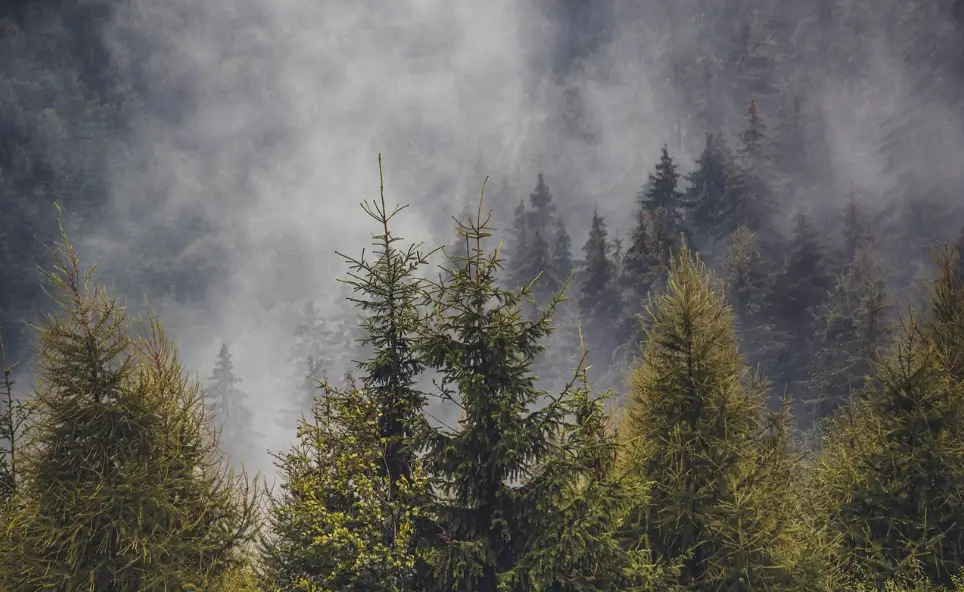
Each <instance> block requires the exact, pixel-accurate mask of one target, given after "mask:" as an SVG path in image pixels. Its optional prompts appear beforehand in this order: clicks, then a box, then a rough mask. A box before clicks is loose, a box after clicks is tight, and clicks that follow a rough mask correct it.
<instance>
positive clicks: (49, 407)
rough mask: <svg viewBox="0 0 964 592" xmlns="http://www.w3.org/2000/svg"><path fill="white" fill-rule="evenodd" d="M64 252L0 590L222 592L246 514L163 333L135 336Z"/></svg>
mask: <svg viewBox="0 0 964 592" xmlns="http://www.w3.org/2000/svg"><path fill="white" fill-rule="evenodd" d="M62 240H63V243H62V245H61V246H60V249H59V251H58V253H57V258H56V260H55V270H56V271H55V272H52V273H50V274H49V275H48V279H49V282H50V291H51V293H52V294H53V296H54V298H55V299H56V305H57V310H58V312H57V313H53V314H51V315H50V316H49V317H48V319H47V321H46V322H45V323H44V324H43V325H42V326H40V327H39V328H38V335H37V337H38V339H39V343H40V350H39V363H38V368H37V378H38V388H37V391H36V399H35V401H34V405H35V414H34V418H35V419H33V420H32V422H31V426H30V429H29V432H28V433H29V441H28V442H27V443H26V447H25V450H26V451H29V452H27V454H26V457H25V458H24V463H23V467H24V471H23V481H22V484H21V488H20V491H21V492H20V493H19V494H18V495H17V500H16V504H15V509H14V510H13V512H12V514H11V516H10V517H9V519H7V520H6V522H7V523H6V524H5V527H6V530H7V533H8V536H4V537H0V588H2V589H5V590H33V589H38V588H45V589H51V590H87V589H90V590H145V591H146V590H151V591H154V590H157V591H159V590H172V589H177V590H186V589H198V590H225V585H224V578H226V577H228V576H230V575H232V574H234V573H236V572H237V569H238V568H239V567H240V566H241V565H243V563H244V562H245V561H246V557H245V555H244V552H245V551H246V548H245V547H246V546H247V543H248V542H250V540H251V537H252V534H253V533H252V528H253V526H254V521H255V520H256V509H257V506H256V502H257V500H256V498H255V497H254V496H251V495H250V494H249V493H248V489H247V486H246V484H245V480H244V479H243V477H242V478H241V479H236V478H235V477H234V476H233V473H228V472H226V469H225V465H224V464H223V462H222V460H221V454H220V452H219V450H218V442H217V439H216V438H215V437H214V434H213V433H212V431H211V426H210V424H209V423H208V421H207V419H206V417H205V412H204V408H203V398H202V395H201V392H200V389H199V387H198V385H197V384H194V383H192V382H190V381H189V380H188V379H187V378H186V377H185V376H184V372H183V369H182V367H181V365H180V363H179V361H178V359H177V356H176V353H175V350H174V348H173V346H172V345H171V343H170V342H169V341H168V340H167V338H166V337H165V335H164V331H163V329H162V327H161V325H160V323H159V322H158V321H157V320H156V319H154V318H152V319H151V323H150V327H149V331H148V332H147V333H145V334H140V335H135V334H133V333H132V332H131V324H130V322H129V321H128V319H127V318H126V316H125V313H124V309H123V308H122V307H121V306H120V304H119V302H118V301H117V300H116V299H115V298H113V297H111V296H109V295H108V294H107V293H105V292H104V291H103V290H102V289H101V288H99V287H94V286H92V285H91V275H90V272H86V273H82V272H81V271H80V269H79V264H78V260H77V257H76V256H75V254H74V251H73V250H72V248H71V246H70V245H69V243H68V242H67V239H66V236H65V235H64V234H63V233H62ZM225 592H226V591H225Z"/></svg>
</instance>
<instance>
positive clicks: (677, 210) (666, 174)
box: [640, 145, 684, 237]
mask: <svg viewBox="0 0 964 592" xmlns="http://www.w3.org/2000/svg"><path fill="white" fill-rule="evenodd" d="M676 168H677V167H676V163H674V162H673V158H672V157H671V156H670V155H669V148H668V147H667V146H665V145H664V146H663V148H662V150H661V153H660V157H659V162H658V163H657V164H656V170H655V172H654V173H650V174H649V181H648V183H647V184H646V190H645V192H641V193H640V201H641V203H642V205H643V207H645V208H646V211H647V212H649V213H650V215H651V216H652V215H654V214H655V212H656V211H658V210H660V209H662V210H663V212H664V216H665V225H666V232H667V235H668V236H673V237H676V236H679V235H680V233H681V232H683V230H684V228H683V207H682V206H683V199H684V196H683V193H682V192H680V191H679V190H678V188H677V186H678V185H679V178H680V174H679V173H678V172H676Z"/></svg>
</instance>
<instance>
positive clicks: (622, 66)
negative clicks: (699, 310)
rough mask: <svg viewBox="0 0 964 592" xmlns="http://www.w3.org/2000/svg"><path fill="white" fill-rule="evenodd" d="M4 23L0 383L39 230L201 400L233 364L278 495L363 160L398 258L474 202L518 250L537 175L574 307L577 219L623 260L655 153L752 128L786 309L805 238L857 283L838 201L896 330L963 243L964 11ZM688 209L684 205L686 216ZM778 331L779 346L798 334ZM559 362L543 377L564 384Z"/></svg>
mask: <svg viewBox="0 0 964 592" xmlns="http://www.w3.org/2000/svg"><path fill="white" fill-rule="evenodd" d="M3 10H5V11H6V12H5V13H4V14H2V15H0V326H2V327H3V329H4V340H5V342H6V344H7V349H8V356H9V357H12V358H15V359H21V360H23V363H24V364H26V363H27V362H28V361H29V359H30V356H31V354H30V352H31V351H32V350H31V347H30V345H31V343H30V334H29V332H28V333H23V332H22V331H21V329H22V327H23V326H24V325H23V323H24V322H25V321H26V322H29V321H35V320H37V318H38V315H39V314H41V313H43V312H44V311H45V310H46V308H45V306H46V305H45V304H44V302H45V300H44V297H43V295H42V290H41V285H42V284H41V281H40V277H39V274H38V272H37V271H36V268H35V266H36V265H47V263H48V260H47V255H46V253H45V251H44V249H43V245H42V242H41V241H46V242H48V243H50V242H52V241H54V240H56V219H57V218H56V210H55V208H54V205H53V204H54V203H55V202H56V203H59V204H60V205H61V206H62V207H63V209H64V212H65V214H64V220H65V225H66V228H67V230H68V232H69V235H70V237H71V238H72V240H73V241H74V242H75V244H76V246H77V248H78V251H79V252H80V253H81V255H82V257H83V258H84V260H86V261H98V262H99V263H100V271H99V276H98V277H99V278H100V279H101V280H103V281H108V282H113V283H114V285H115V286H116V288H117V290H118V292H119V293H121V294H125V295H127V296H128V297H129V299H130V305H131V306H132V308H134V309H135V310H137V309H141V308H143V306H142V302H143V298H144V297H146V298H147V299H149V301H150V303H151V306H152V308H153V309H154V310H155V311H157V312H158V313H159V314H160V316H161V318H162V319H163V320H164V322H165V325H166V326H167V328H168V330H169V331H170V333H171V334H172V336H173V337H174V338H175V340H176V341H177V343H178V345H179V347H180V349H181V351H182V355H183V358H184V359H185V360H186V363H187V365H188V367H189V368H191V369H192V371H196V372H197V373H198V374H199V376H200V377H201V378H202V379H206V378H207V377H208V376H210V375H211V372H212V370H211V369H212V368H213V367H214V366H215V363H216V361H217V359H218V354H219V352H220V351H221V349H222V345H226V346H227V348H228V349H229V351H230V355H231V357H232V362H233V368H234V372H235V373H236V374H237V375H238V376H239V377H241V378H242V379H243V382H242V383H241V384H240V385H239V388H240V389H241V390H242V391H243V392H244V393H246V394H247V400H246V404H247V405H248V407H249V411H250V413H251V415H252V417H253V418H255V422H254V423H255V424H257V425H256V431H257V432H258V433H259V437H258V439H257V440H256V441H255V442H254V443H253V444H252V445H251V448H250V449H248V452H246V453H244V454H243V455H242V454H241V453H238V452H237V451H235V452H234V455H235V457H237V456H244V458H235V460H237V461H244V462H245V463H246V464H247V465H249V466H254V467H256V468H258V469H261V470H269V471H270V470H271V469H270V467H271V465H270V459H269V457H268V456H267V454H266V453H264V452H263V451H264V450H266V449H271V450H279V449H282V448H284V447H285V446H286V445H287V443H288V442H289V441H290V440H291V438H292V436H293V433H294V424H293V422H292V421H290V417H289V418H288V419H286V416H285V415H284V411H285V410H287V409H295V408H297V407H298V405H299V403H298V399H297V397H298V396H299V394H298V393H299V392H300V391H299V385H300V381H301V378H302V377H303V376H304V372H303V371H302V368H301V367H300V366H299V364H300V363H301V361H300V360H299V361H296V360H293V356H294V355H295V354H293V353H292V351H293V349H292V348H295V347H297V346H298V337H297V336H296V334H295V333H296V327H297V326H298V324H299V322H301V320H302V315H303V311H304V310H305V307H306V305H307V303H308V302H309V301H311V302H313V303H314V304H315V305H316V307H317V311H318V315H319V316H320V317H322V318H323V319H325V321H326V322H327V323H329V324H330V326H329V327H328V331H329V332H328V333H325V335H326V337H325V339H329V340H330V341H329V342H328V343H325V344H322V345H320V346H317V347H319V348H320V349H319V350H318V351H317V352H316V354H315V355H316V356H317V357H320V358H321V360H320V364H321V366H323V367H325V368H326V370H327V373H328V374H329V375H336V376H337V375H340V374H341V373H343V372H344V371H346V370H347V369H348V365H349V361H350V360H349V357H348V350H347V348H346V347H345V343H346V342H347V343H351V340H352V337H351V334H350V332H349V330H348V327H350V326H352V325H353V324H354V323H353V320H354V317H353V314H354V313H353V312H352V311H351V309H350V307H349V306H348V305H347V303H346V302H345V301H344V297H345V295H346V294H347V291H346V288H345V287H343V286H341V285H339V284H338V283H337V282H336V279H337V278H338V277H344V275H345V273H346V271H347V267H346V265H345V263H344V260H343V258H342V257H341V256H339V255H337V254H336V253H335V251H336V250H337V251H339V252H342V253H345V254H348V255H357V254H359V253H360V252H361V249H362V248H363V247H365V246H366V245H368V243H369V242H370V234H371V232H372V228H371V227H370V226H371V225H370V220H368V219H367V218H366V217H365V216H364V214H363V212H362V211H361V210H360V208H359V207H358V203H359V202H360V201H363V200H366V199H371V198H372V197H374V196H375V195H377V191H378V170H377V165H376V155H377V154H378V153H383V154H384V155H385V184H386V187H387V191H388V197H389V201H390V202H392V203H406V204H411V207H410V208H409V209H407V210H405V212H404V213H403V214H402V215H401V216H400V217H399V218H398V220H397V225H396V227H395V228H394V232H395V233H396V234H398V235H400V236H402V237H404V238H405V239H408V240H411V241H416V242H424V243H425V245H426V246H428V247H430V248H434V247H435V246H441V245H448V244H451V243H452V242H453V240H454V239H455V236H456V234H455V229H454V222H453V221H452V217H453V216H459V215H461V214H462V213H463V212H464V211H465V210H466V208H469V209H473V208H474V206H475V204H476V203H477V200H478V196H479V192H480V190H481V187H482V182H483V180H484V179H485V178H486V177H489V181H488V185H487V187H488V190H487V198H486V201H485V205H486V207H487V208H491V209H492V210H493V215H494V220H495V225H496V226H497V227H498V229H499V236H500V237H504V238H506V239H507V243H506V244H507V248H508V246H509V243H510V242H511V240H512V239H513V235H512V228H513V226H512V225H513V222H514V210H515V208H516V206H517V205H518V204H519V202H520V200H522V201H523V202H524V203H525V206H526V208H527V209H529V210H532V209H533V206H534V204H533V203H532V202H530V198H529V196H530V194H531V193H533V192H534V191H535V189H536V185H537V177H538V175H539V174H543V175H544V180H545V183H546V185H547V187H548V191H549V192H550V193H551V196H552V200H551V201H552V205H553V207H554V212H555V215H556V216H558V218H559V219H560V220H561V222H562V224H563V225H564V226H565V228H566V229H567V231H568V234H569V235H570V237H571V241H572V256H573V258H574V259H576V260H577V266H576V272H577V273H576V280H575V281H576V284H575V285H574V286H573V290H575V291H574V292H572V293H571V294H570V295H571V297H572V300H573V301H575V300H577V299H578V297H579V294H578V287H579V285H580V282H583V281H584V277H582V278H581V277H580V271H579V266H578V261H579V260H582V259H583V258H584V256H583V252H582V247H583V245H584V244H585V243H586V242H587V240H588V238H589V233H590V228H591V223H592V219H593V215H594V212H597V213H598V215H599V216H600V217H601V219H602V220H604V221H605V224H606V225H607V230H608V236H609V238H610V239H613V238H619V239H621V240H622V249H623V253H624V254H625V251H626V248H628V247H629V246H630V243H631V241H632V237H631V233H632V232H633V229H634V225H635V222H636V220H637V210H638V209H639V207H640V205H639V200H638V199H637V194H638V193H640V191H641V190H642V191H643V192H645V190H646V187H647V183H648V179H649V176H650V175H651V174H656V169H655V168H654V167H655V166H656V165H657V163H658V162H659V160H660V156H661V149H662V148H663V147H664V146H665V147H666V148H667V154H668V156H669V157H671V158H672V159H673V161H674V162H675V164H676V165H677V166H678V167H679V172H680V173H683V174H688V173H691V172H693V171H694V170H696V168H697V166H696V164H695V161H696V159H697V158H699V157H700V155H701V153H703V151H704V148H705V147H706V146H707V140H706V134H708V133H713V134H716V136H715V138H717V140H718V139H719V137H720V136H722V137H724V138H725V141H726V143H727V145H728V149H729V150H731V151H732V152H738V151H739V149H740V147H741V139H740V134H741V133H743V132H744V131H745V130H746V129H747V126H748V108H749V106H750V102H751V100H752V101H753V105H754V107H755V109H756V111H757V113H758V115H759V118H760V120H761V121H762V123H763V124H764V125H765V126H766V127H765V135H766V142H765V144H766V146H765V153H766V159H765V160H766V162H767V165H766V171H765V176H766V182H767V191H768V192H769V193H768V199H770V200H771V201H772V207H771V209H770V210H768V211H767V212H766V214H765V219H763V220H762V222H761V225H760V227H759V228H756V229H754V231H755V233H756V235H757V236H758V238H759V239H760V241H761V244H764V246H765V249H764V250H765V251H766V253H765V258H766V259H768V260H771V261H772V263H773V270H772V272H773V273H774V274H775V276H774V277H778V278H783V280H782V281H783V282H784V284H792V283H793V282H794V281H796V280H798V279H799V278H796V277H790V276H788V274H791V275H792V274H793V273H795V272H794V271H793V269H791V268H790V267H788V265H789V264H788V263H787V261H789V260H791V259H792V257H790V258H788V257H787V253H792V252H793V246H792V245H793V240H794V236H795V234H794V233H795V232H797V231H799V230H800V227H799V218H798V216H797V215H798V213H800V212H804V213H806V214H807V216H809V224H810V225H811V226H810V227H811V228H812V229H813V231H814V238H815V240H816V241H817V243H819V247H820V249H822V250H823V253H824V254H823V255H822V256H823V261H822V262H821V263H820V264H819V265H820V266H822V273H823V274H824V276H823V277H824V281H825V283H826V286H824V288H826V289H827V290H830V289H832V288H833V285H832V274H833V273H834V272H843V270H844V269H845V266H846V265H847V264H848V263H847V262H846V261H844V260H843V259H841V258H840V257H841V256H840V250H841V248H842V243H841V240H842V239H841V238H840V237H841V236H843V235H842V233H843V232H844V226H845V225H844V223H843V220H844V219H845V214H846V210H847V207H848V204H849V203H850V202H849V199H850V197H851V196H853V197H854V200H855V201H854V203H855V204H857V206H858V207H859V210H860V216H861V219H862V220H865V221H866V224H867V227H868V228H869V229H870V231H872V233H873V234H874V236H875V237H876V241H875V244H876V246H877V250H878V251H879V253H880V257H881V260H882V261H883V262H884V263H885V264H886V269H887V274H886V283H887V287H888V290H889V294H891V295H892V297H893V299H894V301H895V302H896V301H897V300H898V299H899V298H901V297H903V296H904V295H906V294H907V293H912V292H913V287H914V285H916V284H915V278H917V279H919V278H920V273H919V271H918V270H919V266H921V265H924V266H926V265H928V264H929V262H930V254H929V249H930V248H931V247H933V246H935V245H936V244H937V242H938V241H941V240H944V241H947V240H952V239H954V238H956V236H957V233H958V231H959V230H960V229H961V226H962V224H964V198H962V197H961V194H960V190H959V188H960V187H961V186H962V184H964V168H962V167H961V166H960V154H961V153H962V148H964V126H962V118H961V113H962V111H961V106H962V105H961V99H962V98H964V92H962V86H961V84H962V82H964V80H961V79H962V77H964V63H962V61H964V57H962V56H964V53H962V51H961V50H962V49H964V45H962V39H961V36H962V32H964V28H962V26H961V22H960V19H961V18H964V4H962V3H960V2H952V1H951V0H929V1H924V0H816V1H814V2H790V1H789V0H726V1H720V0H679V1H674V2H672V3H668V2H658V1H655V0H636V1H629V0H605V1H599V2H592V3H590V2H583V1H578V0H558V1H554V2H551V1H549V0H539V1H532V2H521V1H516V0H490V1H487V2H473V3H458V2H456V3H453V2H448V1H444V0H418V1H416V0H406V1H400V2H390V3H388V2H372V1H367V0H332V1H329V2H324V3H317V2H307V1H305V0H271V1H267V0H212V1H208V2H195V1H187V0H163V1H162V0H146V1H143V2H130V3H128V2H123V3H121V2H117V3H114V2H109V1H106V0H105V1H101V0H88V1H83V0H70V1H68V0H65V1H64V2H60V3H57V4H56V6H54V5H41V4H40V3H30V2H26V1H24V2H22V3H21V4H19V5H18V4H17V3H7V4H5V8H4V9H3ZM761 170H762V169H761ZM761 175H763V174H762V173H761ZM688 187H689V185H688V184H687V180H686V178H685V176H684V177H683V178H681V179H680V181H679V191H681V192H686V191H688ZM854 211H856V210H854ZM686 216H689V217H686ZM693 220H694V218H693V216H692V214H687V215H684V222H683V226H686V229H687V231H688V232H690V231H691V232H692V233H694V234H693V237H692V240H691V241H690V242H692V243H694V244H693V246H695V247H696V249H697V250H699V251H700V252H701V254H702V255H703V257H704V259H705V260H706V261H707V263H708V264H710V265H711V266H713V267H717V268H721V269H722V267H721V266H722V262H723V260H724V259H725V254H726V245H727V244H729V242H728V241H729V239H730V237H729V236H718V237H708V236H704V235H708V234H712V232H708V228H698V227H695V226H694V224H695V223H694V222H693ZM682 228H683V227H682V226H681V227H680V229H682ZM798 234H799V233H798ZM804 234H806V233H805V232H804ZM798 238H799V237H798ZM711 239H712V240H711ZM767 241H771V242H767ZM781 241H782V242H781ZM788 245H789V246H788ZM610 255H612V253H610ZM512 264H513V262H512V261H511V260H510V263H509V265H510V267H511V266H512ZM516 264H517V265H518V262H516ZM801 273H802V272H801ZM788 277H789V278H790V279H787V278H788ZM654 285H655V284H654ZM818 300H819V298H818ZM573 304H575V302H573ZM813 304H814V306H817V305H818V304H819V302H814V303H813ZM635 305H636V304H632V305H631V307H632V306H635ZM795 306H796V305H795ZM576 308H578V307H576ZM798 308H799V310H798V311H797V312H800V315H801V316H800V318H804V311H803V309H804V308H806V307H805V306H804V304H799V306H798ZM624 312H625V311H624ZM624 312H621V313H620V314H624ZM630 312H631V311H630ZM784 312H786V311H784ZM573 314H576V313H573ZM626 314H629V313H626ZM788 315H789V313H787V314H785V315H784V317H785V318H783V319H782V321H779V322H778V323H777V324H778V325H779V324H780V322H783V323H784V325H788V324H789V325H793V323H794V321H793V320H792V319H790V320H788V319H789V317H790V316H792V315H789V316H788ZM612 321H613V322H614V323H615V322H616V320H615V319H612ZM754 322H755V321H751V320H745V325H746V326H747V327H750V326H752V325H753V324H754ZM801 322H802V323H804V324H806V323H809V321H808V320H807V321H801ZM780 328H781V329H785V330H788V331H789V329H787V327H786V326H781V327H780ZM807 330H808V329H800V331H803V332H804V333H806V331H807ZM790 333H792V331H790ZM812 338H813V334H812V331H811V332H810V333H809V334H791V335H790V337H788V338H787V339H789V340H790V342H793V343H796V342H794V341H793V340H794V339H799V340H802V341H801V343H803V342H808V343H809V341H812ZM346 340H347V341H346ZM618 345H625V343H620V344H611V345H609V346H600V347H599V348H597V350H596V351H595V352H594V353H592V354H591V357H592V355H595V354H598V357H597V358H596V359H594V360H593V363H594V370H593V373H594V375H595V376H597V377H600V379H601V380H602V381H603V384H604V386H613V387H615V388H618V387H620V386H621V385H622V375H621V373H622V371H623V370H625V369H627V368H628V365H627V364H628V362H627V361H626V359H625V356H626V355H629V357H630V358H631V357H632V352H633V351H635V350H634V349H633V348H630V349H629V350H627V349H625V348H623V349H622V350H620V353H614V350H615V349H616V346H618ZM304 347H308V346H304ZM311 347H315V346H311ZM606 347H609V350H606ZM807 347H809V346H807ZM791 349H792V348H791ZM560 351H562V350H560ZM565 351H566V352H569V354H565V355H570V354H571V351H570V350H565ZM807 351H808V352H809V351H810V350H807ZM599 352H602V353H599ZM627 352H629V353H627ZM551 355H556V356H561V358H560V359H558V360H555V361H554V363H553V364H550V366H551V367H552V368H555V369H557V370H559V372H560V373H561V372H562V371H563V370H565V369H567V368H570V367H572V366H573V365H574V364H575V362H576V361H577V360H571V363H570V362H569V361H567V360H566V359H564V354H563V353H559V352H556V353H555V354H553V352H552V351H550V356H551ZM807 355H810V354H809V353H808V354H807ZM620 356H623V357H620ZM757 361H758V362H759V363H761V364H762V365H763V366H766V364H767V359H765V356H763V357H762V358H760V359H759V360H757ZM781 363H783V364H785V365H786V364H791V365H798V363H802V364H803V366H806V363H808V362H806V361H804V362H800V361H799V360H796V361H786V360H784V361H783V362H781ZM803 366H800V367H803ZM779 372H784V375H783V376H781V377H778V384H779V385H780V386H781V387H782V388H783V389H784V391H785V392H787V393H788V394H790V395H791V396H792V395H794V394H795V392H797V391H799V389H797V391H795V390H794V389H795V385H796V384H797V383H798V382H800V381H801V380H803V377H802V376H796V375H787V374H786V372H785V369H780V368H774V369H773V371H772V372H768V374H778V373H779ZM544 378H545V379H546V380H549V381H552V380H558V379H560V378H561V376H544ZM26 380H29V376H28V377H24V378H23V379H22V381H26ZM444 413H447V414H449V415H448V416H449V417H451V414H452V413H453V411H452V410H448V411H445V412H444ZM444 413H443V414H444ZM286 426H288V427H286Z"/></svg>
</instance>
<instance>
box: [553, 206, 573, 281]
mask: <svg viewBox="0 0 964 592" xmlns="http://www.w3.org/2000/svg"><path fill="white" fill-rule="evenodd" d="M552 270H553V272H554V274H555V276H556V278H558V279H559V280H561V281H563V282H565V281H567V280H568V279H569V276H571V275H572V272H573V264H572V239H571V238H569V232H567V231H566V224H565V222H563V220H562V218H556V228H555V232H554V233H553V235H552Z"/></svg>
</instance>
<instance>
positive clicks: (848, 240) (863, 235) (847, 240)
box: [841, 190, 874, 265]
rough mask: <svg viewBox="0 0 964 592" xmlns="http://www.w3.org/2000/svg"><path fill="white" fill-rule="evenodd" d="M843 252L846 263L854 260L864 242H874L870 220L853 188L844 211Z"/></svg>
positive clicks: (843, 260) (848, 195)
mask: <svg viewBox="0 0 964 592" xmlns="http://www.w3.org/2000/svg"><path fill="white" fill-rule="evenodd" d="M843 226H844V228H843V233H842V237H841V238H842V239H843V253H842V257H841V260H842V262H843V263H844V264H845V265H846V264H848V263H850V262H851V261H853V259H854V256H855V255H856V254H857V249H859V248H860V247H861V246H862V245H863V244H864V243H866V242H872V241H873V240H874V235H873V233H872V232H871V230H870V226H869V224H868V220H867V217H866V215H865V214H864V211H863V208H862V207H861V204H860V203H859V202H858V201H857V194H856V192H855V191H853V190H851V191H850V192H849V193H848V194H847V203H846V205H845V206H844V213H843Z"/></svg>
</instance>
